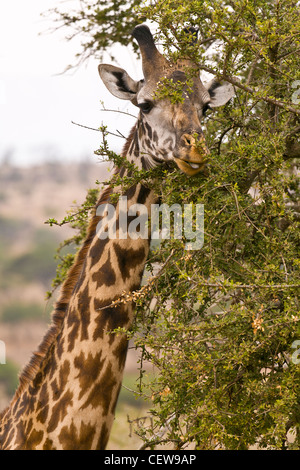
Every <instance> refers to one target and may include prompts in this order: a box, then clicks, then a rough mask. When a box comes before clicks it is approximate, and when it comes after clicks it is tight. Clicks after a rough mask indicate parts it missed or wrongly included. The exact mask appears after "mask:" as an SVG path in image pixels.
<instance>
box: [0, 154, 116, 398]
mask: <svg viewBox="0 0 300 470" xmlns="http://www.w3.org/2000/svg"><path fill="white" fill-rule="evenodd" d="M109 176H110V173H109V172H108V165H107V164H103V163H99V164H92V163H90V162H83V163H74V164H72V165H64V164H60V163H56V162H55V163H54V162H53V163H45V164H41V165H38V166H31V167H26V168H22V167H16V166H13V165H10V164H2V165H0V340H2V341H4V342H5V344H6V352H7V364H8V365H5V366H3V365H1V367H0V402H1V390H3V388H7V387H8V390H10V388H9V387H11V386H12V385H11V383H10V375H9V377H7V376H6V375H7V374H8V373H10V374H11V371H12V370H18V369H19V368H20V367H21V366H23V365H24V364H25V363H26V362H27V361H28V359H29V357H30V355H31V352H32V351H33V350H34V349H35V348H36V347H37V345H38V343H39V342H40V339H41V337H42V336H43V333H44V332H45V330H46V327H47V326H46V323H48V322H49V318H50V315H49V314H50V312H51V310H52V302H45V293H46V291H48V290H50V288H51V280H52V278H53V276H54V274H55V269H56V261H55V259H54V255H55V252H56V248H57V247H58V245H59V243H60V242H61V241H63V240H64V239H65V238H67V237H69V236H70V234H71V233H72V229H70V228H69V227H68V226H62V227H57V226H53V227H50V226H49V225H47V224H45V221H46V220H47V219H49V218H50V217H53V218H56V219H57V220H60V219H62V218H63V217H64V216H65V215H66V212H67V211H68V210H69V209H70V208H71V207H72V206H74V205H75V206H76V205H77V204H81V203H82V202H83V201H84V199H85V196H86V192H87V189H89V188H95V187H99V185H96V184H95V181H96V180H99V181H105V180H107V179H109ZM11 375H14V376H16V374H11ZM7 384H8V385H7ZM9 384H10V386H9Z"/></svg>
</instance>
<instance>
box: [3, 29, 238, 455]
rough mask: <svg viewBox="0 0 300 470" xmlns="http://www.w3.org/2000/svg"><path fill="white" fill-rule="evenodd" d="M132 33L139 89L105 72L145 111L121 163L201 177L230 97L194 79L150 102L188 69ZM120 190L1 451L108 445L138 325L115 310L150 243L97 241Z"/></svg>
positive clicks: (93, 224)
mask: <svg viewBox="0 0 300 470" xmlns="http://www.w3.org/2000/svg"><path fill="white" fill-rule="evenodd" d="M132 34H133V37H134V38H135V39H136V40H137V42H138V45H139V48H140V51H141V56H142V68H143V75H144V78H143V79H142V80H140V81H135V80H133V79H132V78H131V77H130V76H129V75H128V74H127V72H126V71H125V70H123V69H121V68H119V67H116V66H113V65H108V64H101V65H99V74H100V77H101V79H102V81H103V82H104V84H105V85H106V87H107V88H108V90H109V91H110V92H111V93H112V94H113V95H114V96H116V97H118V98H120V99H123V100H129V101H131V102H132V103H133V104H134V105H135V106H137V107H138V108H139V110H140V112H139V115H138V118H137V122H136V124H135V125H134V127H133V129H132V130H131V132H130V135H129V137H128V138H127V141H126V143H125V146H124V149H123V151H122V156H123V158H124V159H127V160H128V161H129V162H132V163H133V164H134V165H136V166H137V167H138V168H145V169H149V168H153V167H155V166H157V165H161V164H164V162H166V161H175V163H176V164H177V166H178V168H179V169H180V170H181V171H183V172H184V173H185V174H186V175H187V176H193V175H195V174H197V173H199V172H200V171H202V170H203V169H204V167H205V161H206V159H207V153H208V151H207V148H206V145H205V140H204V137H203V132H202V129H201V124H200V121H201V119H202V117H203V115H204V113H205V110H206V109H207V108H208V107H209V106H210V107H215V106H220V105H223V104H225V103H226V102H227V101H228V100H229V99H230V98H231V96H232V90H231V89H230V87H229V86H228V85H220V84H219V83H217V82H216V81H212V82H211V83H210V84H208V85H207V86H206V87H205V86H204V85H203V83H202V82H201V80H200V77H199V74H198V76H195V77H194V79H193V88H192V90H187V89H185V88H184V91H183V93H184V101H183V102H182V103H176V104H172V103H171V102H170V101H169V100H168V99H167V98H162V99H154V93H155V91H156V89H157V86H158V82H159V80H161V79H162V78H163V77H168V78H171V79H172V80H173V82H174V83H176V82H181V84H182V83H183V84H184V83H185V80H186V75H185V72H184V70H185V67H186V65H187V64H188V62H183V61H181V62H178V63H170V62H168V60H167V59H166V58H165V57H164V56H163V55H162V54H161V53H160V52H159V51H158V49H157V47H156V45H155V41H154V38H153V36H152V34H151V32H150V29H149V28H148V27H147V26H146V25H144V24H142V25H139V26H136V27H135V28H134V30H133V32H132ZM115 171H116V173H117V174H119V175H120V176H121V177H123V176H124V175H126V174H127V172H128V171H130V170H128V169H126V168H125V166H121V167H120V168H117V169H116V170H115ZM115 191H116V189H115V188H106V189H105V190H104V191H103V192H102V194H100V197H99V200H98V202H97V204H96V208H95V211H94V214H93V216H92V217H91V221H90V224H89V227H88V232H87V237H86V239H85V241H84V243H83V245H82V247H81V248H80V250H79V252H78V254H77V256H76V259H75V262H74V264H73V266H72V267H71V268H70V271H69V273H68V276H67V278H66V280H65V282H64V283H63V285H62V288H61V293H60V297H59V299H58V301H57V303H56V306H55V309H54V312H53V315H52V325H51V326H50V328H49V330H48V331H47V333H46V335H45V337H44V338H43V340H42V342H41V344H40V346H39V348H38V350H37V351H36V352H35V353H34V354H33V356H32V358H31V360H30V362H29V364H28V365H27V366H26V367H25V368H24V370H23V371H22V373H21V375H20V377H19V386H18V388H17V390H16V393H15V395H14V397H13V398H12V401H11V403H10V405H9V406H8V407H7V408H6V409H5V410H4V411H3V412H2V413H1V415H0V449H3V450H56V449H57V450H92V449H105V447H106V445H107V442H108V439H109V435H110V430H111V426H112V423H113V420H114V411H115V407H116V403H117V399H118V395H119V391H120V387H121V384H122V377H123V370H124V365H125V360H126V354H127V346H128V340H127V335H126V334H125V333H116V332H113V330H115V329H116V328H118V327H121V328H124V329H125V330H128V329H129V328H130V326H131V325H132V322H133V319H134V305H133V303H132V302H127V303H125V304H124V303H116V304H115V306H114V305H112V304H113V301H115V300H117V299H118V298H120V296H121V295H122V293H124V292H127V293H130V292H133V291H135V290H137V289H139V287H140V284H141V279H142V275H143V270H144V266H145V263H146V260H147V256H148V252H149V244H150V236H149V237H148V239H144V238H137V239H131V238H130V237H127V238H126V239H121V238H120V239H118V238H114V239H111V238H109V237H107V238H103V239H102V238H100V237H99V236H98V233H97V227H99V224H100V225H101V218H102V220H103V216H101V215H100V216H99V215H97V214H99V212H98V209H99V207H100V208H101V207H102V205H103V204H106V203H108V202H109V201H110V198H111V195H112V194H113V193H114V192H115ZM125 196H126V197H127V206H128V209H129V208H130V207H132V206H133V205H134V204H136V203H139V204H144V205H145V206H146V207H147V208H148V209H150V207H151V204H153V203H156V202H157V196H156V195H155V194H154V191H153V190H152V189H151V187H149V185H148V186H145V185H143V184H141V183H137V184H135V185H134V186H132V187H131V188H130V189H128V190H127V191H125ZM115 205H116V207H117V206H118V203H115ZM148 213H149V211H148ZM117 230H118V228H117Z"/></svg>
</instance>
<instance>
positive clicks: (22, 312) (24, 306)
mask: <svg viewBox="0 0 300 470" xmlns="http://www.w3.org/2000/svg"><path fill="white" fill-rule="evenodd" d="M43 316H44V309H43V307H42V306H41V305H40V304H37V303H25V302H24V303H23V302H18V301H16V302H12V303H10V304H8V305H6V306H4V307H3V308H2V311H1V313H0V319H1V322H7V323H15V322H19V321H21V320H31V319H33V320H36V319H37V320H39V319H41V318H43ZM47 319H48V318H47Z"/></svg>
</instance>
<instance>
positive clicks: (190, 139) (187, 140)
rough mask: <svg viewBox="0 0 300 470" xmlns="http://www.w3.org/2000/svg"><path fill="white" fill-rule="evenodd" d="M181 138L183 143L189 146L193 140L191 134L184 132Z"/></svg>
mask: <svg viewBox="0 0 300 470" xmlns="http://www.w3.org/2000/svg"><path fill="white" fill-rule="evenodd" d="M183 140H184V143H185V144H186V145H189V146H190V145H192V144H193V140H194V139H193V137H192V136H190V135H188V134H185V135H184V136H183Z"/></svg>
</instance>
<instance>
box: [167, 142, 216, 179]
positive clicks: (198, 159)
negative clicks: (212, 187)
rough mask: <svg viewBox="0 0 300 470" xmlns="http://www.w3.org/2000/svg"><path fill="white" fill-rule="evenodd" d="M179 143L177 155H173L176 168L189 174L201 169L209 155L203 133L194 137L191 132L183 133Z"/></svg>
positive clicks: (203, 167) (194, 173)
mask: <svg viewBox="0 0 300 470" xmlns="http://www.w3.org/2000/svg"><path fill="white" fill-rule="evenodd" d="M180 143H181V145H180V151H179V152H178V157H177V156H176V157H175V156H174V160H175V163H176V165H177V166H178V168H180V170H182V171H183V172H184V173H185V174H187V175H189V176H193V175H196V174H197V173H199V172H200V171H203V170H204V169H205V165H206V162H207V157H208V155H209V151H208V148H207V146H206V143H205V139H204V137H203V135H200V136H196V137H195V136H194V135H191V134H184V135H183V136H182V137H181V141H180Z"/></svg>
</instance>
